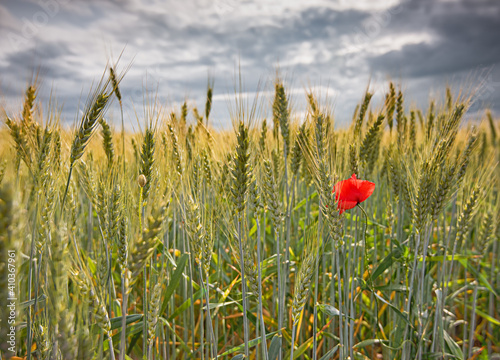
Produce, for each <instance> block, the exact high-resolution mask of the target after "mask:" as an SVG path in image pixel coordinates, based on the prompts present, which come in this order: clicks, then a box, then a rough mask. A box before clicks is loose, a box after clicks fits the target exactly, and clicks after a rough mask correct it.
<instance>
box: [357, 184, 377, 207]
mask: <svg viewBox="0 0 500 360" xmlns="http://www.w3.org/2000/svg"><path fill="white" fill-rule="evenodd" d="M358 181H359V180H358ZM374 190H375V183H372V182H371V181H366V180H362V181H361V183H360V184H359V188H358V192H359V199H358V202H363V201H365V200H366V199H368V198H369V197H370V195H371V194H373V191H374Z"/></svg>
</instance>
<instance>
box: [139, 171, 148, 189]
mask: <svg viewBox="0 0 500 360" xmlns="http://www.w3.org/2000/svg"><path fill="white" fill-rule="evenodd" d="M147 182H148V180H147V179H146V177H145V176H144V175H143V174H141V175H139V178H138V179H137V183H138V184H139V186H140V187H141V188H142V187H144V186H146V183H147Z"/></svg>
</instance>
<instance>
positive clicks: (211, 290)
mask: <svg viewBox="0 0 500 360" xmlns="http://www.w3.org/2000/svg"><path fill="white" fill-rule="evenodd" d="M121 79H122V74H121V73H120V72H119V71H117V70H116V68H115V67H109V68H107V69H106V71H105V72H104V75H103V77H102V79H101V81H100V83H99V84H97V85H95V86H94V88H93V89H91V90H90V95H89V96H88V99H87V101H86V105H85V109H84V112H83V114H82V115H81V117H80V119H79V120H78V121H77V123H75V126H74V127H73V128H72V129H69V128H64V127H63V126H62V124H61V119H60V116H59V113H58V111H57V108H56V107H55V106H53V104H49V103H46V104H42V103H41V102H40V101H39V99H38V97H37V95H38V92H39V91H40V83H39V82H37V81H34V82H33V83H31V84H29V86H28V88H27V90H26V94H25V101H24V105H23V108H22V109H20V110H19V112H18V113H12V112H11V111H9V112H4V113H3V114H2V127H1V129H0V139H1V146H0V281H1V282H2V283H1V285H0V292H1V293H0V309H1V316H2V318H1V322H0V339H1V348H0V351H1V353H2V357H3V358H11V357H12V358H17V359H20V358H23V359H203V360H205V359H206V360H209V359H216V358H217V359H245V358H247V359H266V360H267V359H269V360H275V359H280V360H281V359H315V360H319V359H321V360H325V359H406V360H409V359H412V360H413V359H496V358H500V315H499V311H500V297H499V294H500V254H499V252H500V246H499V239H500V198H499V189H500V176H499V168H498V165H497V164H498V161H499V160H500V135H499V132H500V123H499V121H497V120H496V119H494V118H493V116H492V115H491V114H490V113H489V112H488V111H487V109H485V110H484V112H483V113H482V114H483V118H481V119H479V118H478V119H476V120H474V121H466V120H464V118H465V117H466V115H467V111H468V109H469V107H470V105H471V102H472V101H473V100H474V94H473V93H471V94H462V95H460V96H458V97H457V96H453V95H452V93H453V92H452V91H451V89H450V90H448V91H447V92H446V93H445V94H442V96H441V99H435V100H433V101H431V102H430V103H429V104H428V106H427V107H426V108H415V107H411V106H407V104H411V102H412V100H411V99H407V98H406V97H405V93H404V91H402V90H401V86H400V84H397V83H387V86H386V90H387V92H386V94H384V96H383V97H382V101H381V102H375V101H372V96H373V94H372V93H370V90H368V91H367V92H365V93H364V94H363V92H362V91H361V92H360V94H359V95H360V99H361V101H360V104H359V105H358V107H356V109H352V111H353V117H352V123H351V124H350V126H346V127H340V126H337V125H336V124H335V121H334V119H335V114H334V111H333V108H332V107H331V106H330V105H329V104H330V102H329V99H328V98H325V97H324V96H323V95H324V94H318V93H314V91H311V92H308V91H307V90H305V91H304V94H303V96H304V98H305V99H307V103H308V108H307V112H306V113H305V115H302V114H301V115H299V114H297V113H296V111H294V109H293V106H292V105H293V104H292V102H291V100H290V95H289V92H288V87H287V82H286V81H284V80H283V79H282V78H280V77H279V76H278V77H277V78H276V79H275V81H274V85H273V89H274V96H271V97H269V98H260V99H259V98H258V97H256V98H255V99H251V98H250V99H249V98H248V97H244V96H242V95H241V92H240V89H239V88H237V90H236V91H235V93H234V96H233V97H232V100H231V101H230V104H229V106H228V113H229V115H230V118H231V121H232V124H233V129H232V130H215V129H214V128H213V127H212V125H211V124H212V118H211V116H210V113H211V104H212V94H213V89H212V87H211V85H210V84H209V86H208V91H207V100H206V105H205V106H204V107H203V108H199V109H197V108H195V107H193V106H192V104H191V103H188V102H186V103H185V104H184V105H183V106H182V107H180V108H169V107H166V106H163V103H162V99H158V98H155V97H151V98H148V97H147V96H146V100H145V101H144V107H143V109H140V110H137V118H138V119H137V123H138V124H139V125H140V126H137V129H138V130H137V131H136V132H134V133H131V132H127V131H124V129H123V127H122V126H123V125H122V124H123V118H122V119H120V117H119V116H118V118H116V116H115V118H114V119H113V121H110V120H109V119H108V117H107V115H108V113H107V110H108V108H109V106H110V104H111V103H112V102H114V103H115V104H117V105H119V106H123V102H125V101H127V100H126V99H122V97H121V93H120V81H121ZM263 108H272V118H268V119H267V120H266V119H264V118H263V116H262V115H261V113H262V111H261V110H262V109H263ZM118 115H119V114H118ZM353 174H355V176H356V177H357V179H359V180H360V181H359V182H355V184H358V185H359V184H363V186H365V185H366V184H369V183H368V182H370V183H373V184H375V188H374V190H373V189H372V190H373V193H371V192H369V193H368V192H366V191H365V192H363V191H364V190H362V189H361V188H360V189H357V190H355V191H354V190H352V189H351V192H349V193H347V192H346V191H347V190H346V191H342V192H341V191H340V189H343V188H342V186H341V185H338V186H335V185H336V184H339V182H340V181H342V180H347V179H350V178H351V177H352V175H353ZM363 180H364V181H366V182H362V181H363ZM351 181H354V180H353V178H351ZM340 184H344V183H340ZM345 184H347V183H345ZM334 189H335V191H334ZM352 191H354V192H352ZM356 191H358V192H359V193H358V192H356ZM361 193H363V194H361ZM360 194H361V195H363V196H364V197H363V198H362V199H361V198H360V197H359V196H361V195H360ZM352 196H354V197H355V199H354V200H352V199H351V201H353V203H352V204H351V205H352V206H349V207H352V208H348V207H347V206H346V203H344V202H343V201H344V199H348V198H349V199H350V197H352ZM365 198H366V200H365ZM346 201H347V200H346ZM355 205H356V206H355ZM13 297H15V298H16V299H17V300H16V302H15V306H14V307H13V308H14V310H13V311H14V315H15V316H14V318H15V321H14V322H13V323H11V322H9V319H10V316H12V312H11V310H12V308H10V307H9V304H11V302H10V300H9V299H10V298H13ZM11 326H13V328H11ZM12 329H14V330H12ZM12 331H14V336H12ZM13 339H14V340H13ZM9 341H14V342H15V347H16V351H15V353H12V352H10V351H9V347H10V346H11V344H9Z"/></svg>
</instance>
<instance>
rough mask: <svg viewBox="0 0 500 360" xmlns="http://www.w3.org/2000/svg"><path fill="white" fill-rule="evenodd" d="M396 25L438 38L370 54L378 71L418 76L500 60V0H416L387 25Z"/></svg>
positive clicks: (397, 28)
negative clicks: (438, 1)
mask: <svg viewBox="0 0 500 360" xmlns="http://www.w3.org/2000/svg"><path fill="white" fill-rule="evenodd" d="M397 31H405V32H407V33H412V32H419V31H428V32H430V33H431V34H432V35H433V39H432V41H431V42H430V43H427V42H422V43H417V44H407V45H404V46H403V47H402V48H401V49H400V50H394V51H390V52H387V53H385V54H382V55H378V56H371V57H369V58H368V62H369V63H370V65H371V67H372V69H373V70H374V71H383V72H391V71H395V72H396V73H397V74H401V75H402V76H404V77H416V78H418V77H425V76H436V75H443V74H454V73H457V72H462V71H466V70H472V69H474V68H476V67H481V66H483V67H484V66H491V65H494V64H497V63H499V62H500V46H499V38H498V34H500V2H498V1H481V0H479V1H476V0H474V1H472V0H461V1H454V2H451V1H450V2H446V3H445V4H440V5H436V6H433V3H432V2H430V1H420V0H419V1H411V2H409V3H407V4H406V6H403V8H402V11H401V13H400V14H398V15H397V16H395V17H394V20H393V21H391V22H390V23H389V26H388V27H387V28H386V29H384V32H385V33H387V34H391V33H395V32H397Z"/></svg>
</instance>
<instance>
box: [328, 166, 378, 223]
mask: <svg viewBox="0 0 500 360" xmlns="http://www.w3.org/2000/svg"><path fill="white" fill-rule="evenodd" d="M373 190H375V183H372V182H371V181H367V180H358V179H356V174H352V176H351V178H350V179H347V180H342V181H339V182H338V183H337V184H336V185H335V187H334V188H333V191H334V192H335V199H336V200H337V202H338V209H339V210H340V213H341V214H342V213H343V212H344V211H345V210H349V209H352V208H353V207H355V206H356V205H358V204H359V203H361V202H363V201H365V200H366V199H368V198H369V197H370V195H371V194H373Z"/></svg>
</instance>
